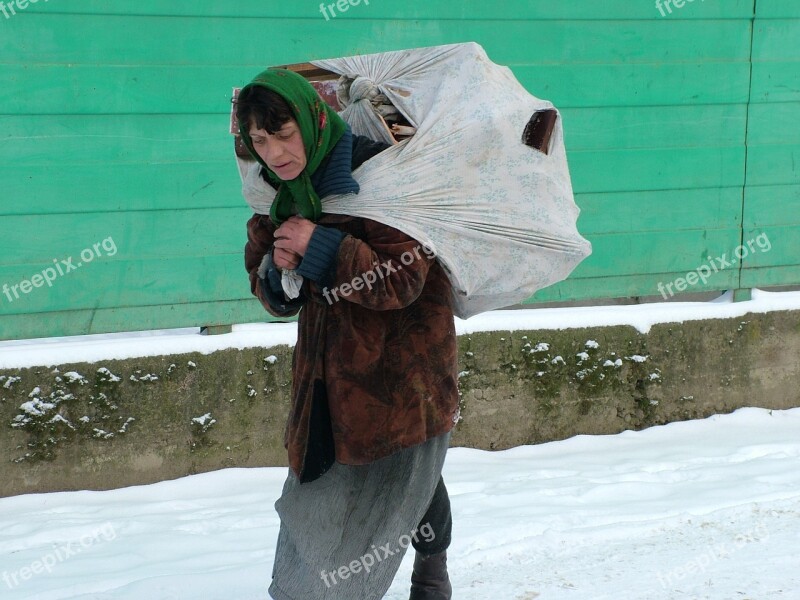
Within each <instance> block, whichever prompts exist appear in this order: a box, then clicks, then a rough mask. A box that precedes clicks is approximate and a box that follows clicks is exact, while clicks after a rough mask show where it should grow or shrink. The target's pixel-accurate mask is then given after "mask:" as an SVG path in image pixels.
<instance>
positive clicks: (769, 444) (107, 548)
mask: <svg viewBox="0 0 800 600" xmlns="http://www.w3.org/2000/svg"><path fill="white" fill-rule="evenodd" d="M799 467H800V409H793V410H788V411H768V410H763V409H752V408H751V409H742V410H739V411H737V412H735V413H733V414H732V415H725V416H716V417H712V418H710V419H705V420H702V421H689V422H682V423H672V424H669V425H666V426H663V427H654V428H651V429H648V430H645V431H641V432H625V433H622V434H620V435H614V436H578V437H575V438H572V439H569V440H565V441H560V442H553V443H549V444H543V445H540V446H525V447H519V448H515V449H511V450H507V451H503V452H494V453H490V452H484V451H478V450H471V449H463V448H455V449H453V450H451V451H450V453H449V454H448V458H447V462H446V464H445V480H446V482H447V484H448V488H449V490H450V495H451V498H452V506H453V514H454V533H453V545H452V546H451V549H450V552H449V555H450V565H451V573H452V579H453V582H454V586H455V594H454V597H455V599H456V600H532V599H534V598H539V599H540V600H595V599H607V600H612V599H613V600H634V599H635V600H645V599H653V600H676V599H689V598H698V599H701V598H702V599H713V600H734V599H735V600H767V599H770V598H784V599H791V600H796V599H797V598H800V468H799ZM284 476H285V470H284V469H279V468H269V469H228V470H223V471H218V472H215V473H207V474H203V475H196V476H192V477H186V478H184V479H180V480H176V481H168V482H162V483H158V484H154V485H149V486H140V487H132V488H127V489H120V490H114V491H107V492H70V493H54V494H42V495H28V496H20V497H15V498H6V499H0V598H3V599H8V600H18V599H23V598H25V599H37V600H55V599H61V598H80V599H93V600H101V599H102V600H105V599H112V598H113V599H114V600H173V599H174V600H189V599H191V600H216V599H219V600H233V599H236V600H249V599H255V598H259V599H265V598H266V597H267V595H266V587H267V584H268V580H269V576H270V572H271V566H272V560H273V556H274V546H275V541H276V537H277V533H278V517H277V515H276V514H275V511H274V509H273V502H274V501H275V499H277V497H278V496H279V494H280V490H281V486H282V483H283V479H284ZM389 541H390V540H386V542H389ZM354 558H357V557H354ZM411 561H412V553H408V554H407V555H406V557H405V560H404V562H403V565H402V567H401V569H400V572H399V574H398V576H397V578H396V579H395V582H394V584H393V585H392V588H391V590H390V591H389V593H388V595H387V596H386V598H387V599H388V600H406V599H407V598H408V588H409V583H408V582H409V577H410V570H411ZM45 565H46V567H45ZM34 570H37V571H38V572H37V573H34ZM354 576H355V575H354ZM9 582H10V583H9Z"/></svg>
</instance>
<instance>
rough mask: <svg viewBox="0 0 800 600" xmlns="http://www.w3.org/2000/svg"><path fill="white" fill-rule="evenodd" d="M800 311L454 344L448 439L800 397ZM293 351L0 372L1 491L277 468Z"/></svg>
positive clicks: (481, 441)
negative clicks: (456, 364)
mask: <svg viewBox="0 0 800 600" xmlns="http://www.w3.org/2000/svg"><path fill="white" fill-rule="evenodd" d="M798 357H800V312H777V313H768V314H764V315H748V316H747V317H746V318H740V319H724V320H707V321H693V322H687V323H685V324H665V325H657V326H655V327H653V328H652V329H651V331H650V332H649V333H648V334H646V335H642V334H640V333H638V332H637V331H636V330H635V329H633V328H631V327H607V328H592V329H570V330H562V331H516V332H492V333H477V334H471V335H465V336H461V337H460V338H459V361H460V370H461V372H460V374H459V388H460V394H461V400H460V404H461V420H460V421H459V423H458V425H457V426H456V430H455V433H454V436H453V444H454V445H461V446H470V447H475V448H484V449H502V448H508V447H512V446H516V445H520V444H535V443H541V442H546V441H550V440H557V439H564V438H567V437H570V436H573V435H577V434H613V433H618V432H620V431H623V430H625V429H641V428H644V427H649V426H652V425H658V424H663V423H667V422H670V421H676V420H684V419H694V418H702V417H706V416H709V415H712V414H715V413H722V412H728V411H731V410H734V409H736V408H739V407H742V406H762V407H765V408H789V407H793V406H800V391H798V390H799V389H800V388H798V386H797V385H796V382H797V380H798V378H799V377H800V358H798ZM290 390H291V348H288V347H285V346H283V347H277V348H269V349H247V350H226V351H221V352H216V353H214V354H211V355H202V354H196V353H195V354H184V355H179V356H165V357H154V358H140V359H131V360H122V361H116V360H109V361H102V362H99V363H94V364H87V363H80V364H68V365H60V366H58V368H43V367H36V368H30V369H20V370H6V371H0V431H2V432H3V434H2V436H0V449H2V451H3V456H5V457H7V460H6V461H4V462H3V463H2V465H0V496H5V495H11V494H18V493H25V492H41V491H52V490H69V489H84V488H89V489H106V488H113V487H121V486H126V485H134V484H141V483H149V482H153V481H159V480H163V479H169V478H174V477H180V476H183V475H187V474H191V473H197V472H202V471H209V470H214V469H219V468H223V467H232V466H237V467H249V466H267V465H269V466H276V465H285V461H286V453H285V449H284V448H283V432H284V426H285V422H286V416H287V414H288V410H289V405H290V398H289V396H290Z"/></svg>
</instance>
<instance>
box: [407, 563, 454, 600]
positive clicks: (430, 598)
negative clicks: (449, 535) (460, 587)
mask: <svg viewBox="0 0 800 600" xmlns="http://www.w3.org/2000/svg"><path fill="white" fill-rule="evenodd" d="M452 597H453V587H452V586H451V585H450V578H449V577H448V576H447V552H446V551H445V552H440V553H439V554H433V555H431V556H425V555H424V554H420V553H419V552H417V555H416V556H415V557H414V572H413V573H411V597H410V598H409V600H451V599H452Z"/></svg>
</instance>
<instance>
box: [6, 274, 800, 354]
mask: <svg viewBox="0 0 800 600" xmlns="http://www.w3.org/2000/svg"><path fill="white" fill-rule="evenodd" d="M782 310H800V292H765V291H762V290H753V299H752V300H749V301H746V302H733V293H732V292H728V293H726V294H723V295H722V296H720V297H719V298H717V299H715V300H712V301H710V302H668V303H655V304H636V305H621V306H588V307H569V308H538V309H537V308H531V309H519V310H497V311H492V312H489V313H484V314H481V315H477V316H475V317H472V318H470V319H467V320H462V319H456V331H457V332H458V334H459V335H462V334H467V333H477V332H480V331H520V330H531V331H535V330H552V329H576V328H581V327H609V326H615V325H630V326H632V327H635V328H636V329H637V330H639V331H640V332H641V333H647V332H648V331H649V330H650V328H651V327H652V326H653V325H655V324H657V323H682V322H684V321H699V320H703V319H728V318H735V317H741V316H744V315H746V314H747V313H766V312H772V311H782ZM296 342H297V324H296V323H251V324H246V325H234V326H233V331H232V332H231V333H228V334H223V335H215V336H207V335H201V334H200V329H199V328H188V329H172V330H163V331H143V332H133V333H112V334H100V335H84V336H74V337H62V338H45V339H34V340H16V341H10V342H0V369H20V368H27V367H37V366H52V365H60V364H65V363H76V362H98V361H102V360H115V359H118V360H122V359H127V358H141V357H145V356H162V355H172V354H185V353H190V352H200V353H202V354H211V353H213V352H217V351H219V350H226V349H230V348H238V349H244V348H258V347H263V348H269V347H273V346H282V345H287V346H293V345H294V344H295V343H296Z"/></svg>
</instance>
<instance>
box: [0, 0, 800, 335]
mask: <svg viewBox="0 0 800 600" xmlns="http://www.w3.org/2000/svg"><path fill="white" fill-rule="evenodd" d="M21 1H22V2H23V5H24V4H25V2H24V0H21ZM6 4H8V2H6ZM461 41H476V42H478V43H480V44H482V45H483V46H484V47H485V48H486V50H487V52H488V53H489V56H490V57H491V58H492V59H493V60H494V61H495V62H498V63H501V64H507V65H509V66H511V68H512V69H513V70H514V72H515V73H516V75H517V77H518V78H519V79H520V80H521V81H522V82H523V83H524V84H525V85H526V86H527V87H528V89H529V90H530V91H531V92H532V93H534V94H535V95H537V96H539V97H542V98H547V99H549V100H552V101H553V102H554V103H555V104H556V105H557V106H559V107H560V108H561V109H562V112H563V116H564V123H565V128H566V134H567V145H568V150H569V158H570V164H571V168H572V174H573V183H574V186H575V190H576V194H577V201H578V203H579V205H580V206H581V209H582V211H583V213H582V216H581V219H580V222H579V226H580V229H581V231H582V232H583V233H584V234H585V235H586V237H588V238H589V239H590V240H591V241H592V243H593V245H594V254H593V255H592V256H591V257H590V258H589V259H587V260H586V261H585V262H584V263H583V264H582V265H581V266H580V267H579V268H578V269H577V270H576V272H575V273H574V274H573V276H572V277H571V278H570V279H568V280H567V281H566V282H564V283H562V284H560V285H557V286H553V287H552V288H549V289H547V290H545V291H543V292H541V293H540V294H538V295H537V296H536V300H547V301H551V300H563V299H578V298H581V299H583V298H595V297H598V298H599V297H624V296H648V295H656V294H658V290H657V284H658V283H659V282H665V283H666V282H671V281H673V280H674V279H675V278H677V277H679V276H682V275H685V274H686V273H687V272H689V271H691V270H694V269H696V268H698V267H700V266H701V265H703V264H705V263H707V262H709V261H708V257H718V256H722V255H723V253H727V255H728V256H730V255H731V253H732V251H733V249H734V248H736V247H737V246H738V245H739V244H740V243H742V242H743V241H747V240H748V239H752V238H754V237H755V236H757V235H760V234H762V233H766V234H767V235H768V237H769V240H770V242H771V245H772V249H771V250H770V251H769V252H763V251H761V250H760V249H759V248H756V249H757V252H754V253H752V254H751V256H749V257H748V258H747V259H746V260H745V261H744V267H745V268H744V269H740V268H739V267H738V266H737V267H731V268H728V269H725V270H721V271H720V272H719V273H716V274H714V275H712V277H711V279H710V281H709V283H708V285H707V286H705V287H702V288H701V287H699V286H696V287H695V288H694V290H708V289H729V288H743V287H755V286H762V287H765V286H774V285H786V284H798V283H800V259H799V258H798V254H799V253H798V250H799V249H800V210H798V208H800V174H799V171H800V160H798V159H799V158H800V126H798V122H799V121H800V3H798V2H797V1H796V0H758V1H757V7H756V4H755V0H709V1H707V2H702V3H701V2H694V3H687V4H686V5H685V6H683V7H682V8H680V9H678V8H676V7H674V5H673V6H672V14H668V13H667V11H665V15H664V16H662V15H661V13H660V12H659V10H658V9H657V8H656V7H655V6H654V2H653V0H570V1H569V2H552V1H551V0H547V1H545V0H527V1H524V0H510V1H506V2H503V3H490V2H468V1H455V0H449V1H447V0H408V1H406V2H402V3H401V2H389V0H371V1H370V2H369V4H368V5H367V4H365V3H364V2H362V3H361V4H360V5H359V6H353V7H350V8H349V10H348V11H347V13H344V14H340V15H338V16H337V17H335V18H332V19H330V20H327V21H326V19H325V18H324V17H323V15H322V14H321V12H320V7H319V3H317V2H291V3H290V2H276V1H273V0H239V1H237V2H235V3H227V2H218V1H210V0H192V1H189V0H173V2H163V1H161V0H159V1H156V0H139V1H137V2H122V1H109V0H49V1H48V2H47V3H45V2H42V1H41V0H40V1H39V2H38V3H37V4H35V5H29V6H28V7H27V8H25V9H24V10H17V14H16V15H10V18H5V17H4V16H3V15H2V14H0V51H2V52H1V53H0V63H1V66H0V83H1V84H2V85H1V86H0V139H2V146H1V147H0V158H2V160H0V182H2V184H0V185H2V194H1V195H0V197H1V198H2V201H1V204H0V223H2V234H1V235H0V286H2V285H3V284H4V283H5V284H6V285H8V286H13V285H14V284H19V283H20V282H21V281H23V280H29V281H32V282H33V283H34V284H36V283H38V284H40V285H41V287H36V288H34V287H32V284H28V286H27V287H26V288H25V289H27V290H28V292H27V293H25V292H24V290H23V288H17V290H16V291H14V290H12V289H11V288H9V290H10V291H9V292H6V293H0V339H14V338H24V337H42V336H52V335H69V334H81V333H98V332H106V331H122V330H137V329H150V328H166V327H179V326H192V325H195V326H197V325H215V324H228V323H235V322H248V321H256V320H263V319H264V318H265V313H264V312H263V311H262V309H261V307H260V306H259V305H257V303H256V302H255V300H253V299H252V298H251V297H250V296H249V287H248V282H247V278H246V274H245V272H244V270H243V267H242V246H243V244H244V240H245V233H244V223H245V220H246V219H247V218H248V216H249V214H248V210H247V209H246V207H245V205H244V202H243V200H242V199H241V195H240V192H239V188H240V186H239V181H238V174H237V172H236V168H235V164H234V162H233V158H232V150H231V138H230V137H229V135H228V134H227V129H228V113H229V96H230V90H231V88H232V87H234V86H236V85H241V84H242V83H244V82H246V81H248V80H249V79H250V78H251V77H252V76H253V75H254V74H255V73H256V72H258V71H259V70H260V69H262V68H263V67H264V66H268V65H274V64H283V63H291V62H300V61H305V60H308V59H313V58H325V57H334V56H346V55H352V54H357V53H369V52H380V51H386V50H395V49H401V48H407V47H418V46H429V45H438V44H446V43H454V42H461ZM104 240H105V243H106V246H105V247H103V246H102V245H100V246H97V247H96V251H94V253H93V251H92V250H91V248H92V246H93V245H95V244H98V243H102V242H103V241H104ZM85 249H88V250H89V252H88V253H85V258H87V259H88V258H89V254H92V253H93V259H92V260H91V262H88V261H86V262H87V264H83V266H81V267H80V268H79V269H75V270H73V271H71V272H69V273H65V274H64V275H63V276H61V275H59V276H58V277H57V279H56V280H55V281H54V282H53V284H52V287H49V286H48V285H46V284H43V283H42V279H41V278H39V279H37V280H36V281H33V280H32V276H33V275H34V274H36V273H41V272H42V271H43V270H44V269H46V268H48V267H52V268H54V269H55V268H57V266H62V270H64V269H65V268H66V267H63V263H61V262H60V261H61V260H62V259H66V258H67V257H70V256H73V257H75V258H74V264H77V263H78V262H82V263H83V262H84V261H81V260H80V258H79V256H80V253H81V251H82V250H85ZM110 254H113V256H110ZM54 260H55V261H56V262H55V263H54ZM15 294H16V295H18V296H19V297H18V298H17V297H15Z"/></svg>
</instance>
